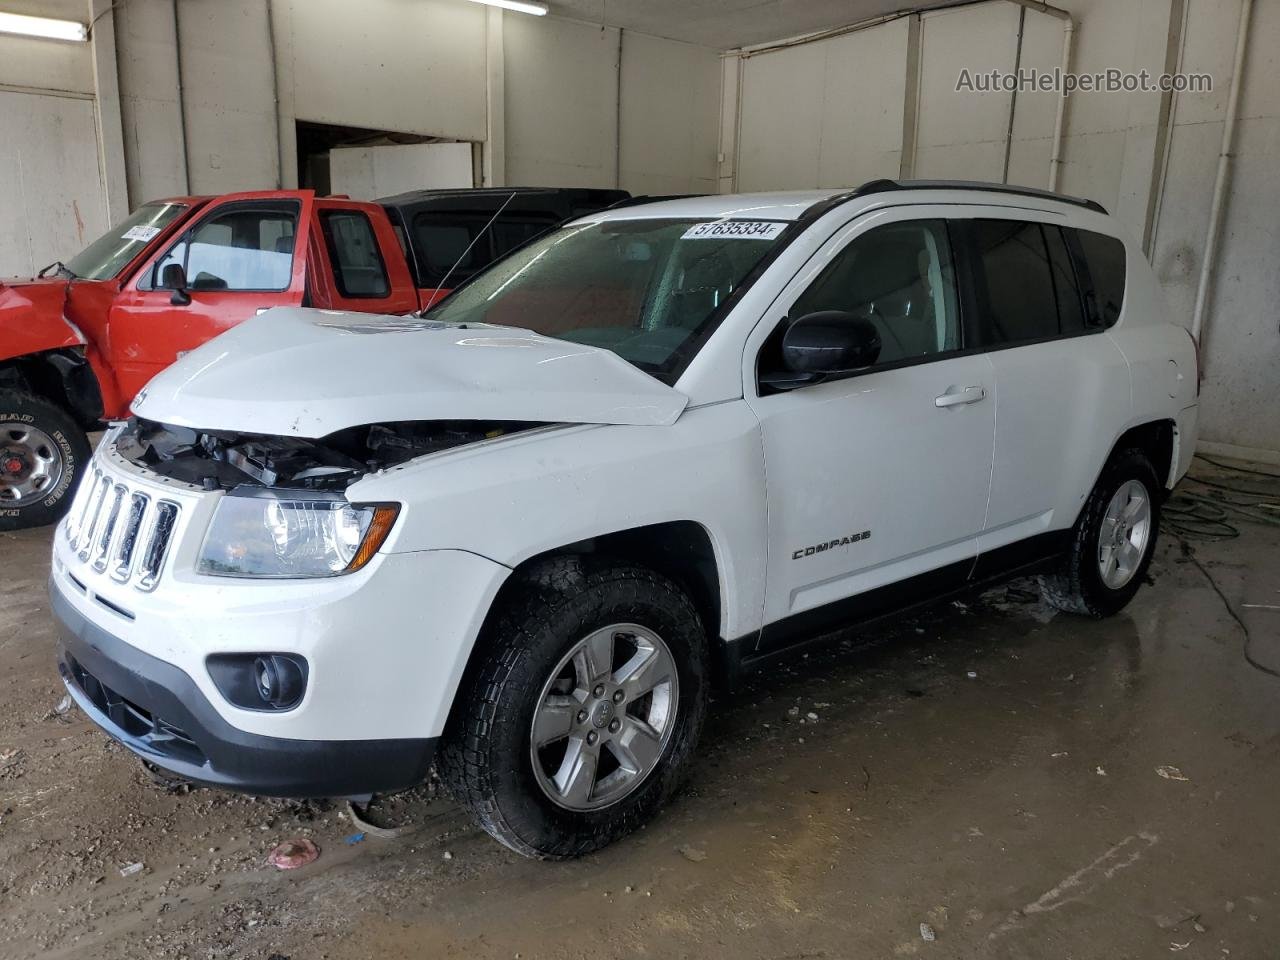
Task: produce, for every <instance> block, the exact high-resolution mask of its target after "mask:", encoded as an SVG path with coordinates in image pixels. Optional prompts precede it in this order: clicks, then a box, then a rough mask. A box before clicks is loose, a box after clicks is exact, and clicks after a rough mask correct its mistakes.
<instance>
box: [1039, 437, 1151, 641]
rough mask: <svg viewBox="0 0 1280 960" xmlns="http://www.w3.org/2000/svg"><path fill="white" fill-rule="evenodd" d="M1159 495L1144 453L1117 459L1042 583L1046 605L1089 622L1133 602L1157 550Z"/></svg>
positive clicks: (1123, 453) (1123, 454) (1134, 451)
mask: <svg viewBox="0 0 1280 960" xmlns="http://www.w3.org/2000/svg"><path fill="white" fill-rule="evenodd" d="M1160 490H1161V487H1160V483H1159V480H1158V479H1157V478H1156V472H1155V468H1153V467H1152V466H1151V461H1150V460H1149V459H1148V458H1147V456H1146V454H1144V453H1143V452H1142V451H1141V450H1137V449H1132V450H1124V451H1121V452H1120V453H1118V454H1116V455H1115V456H1114V457H1113V458H1112V459H1111V461H1110V462H1109V463H1108V464H1107V466H1106V468H1104V469H1103V471H1102V476H1101V477H1099V479H1098V482H1097V484H1096V485H1095V486H1094V488H1093V491H1092V492H1091V493H1090V494H1089V499H1088V500H1087V501H1086V502H1085V505H1084V509H1083V510H1082V511H1081V512H1080V518H1079V519H1078V520H1077V521H1076V525H1075V528H1074V529H1073V530H1072V540H1071V548H1070V550H1069V551H1068V552H1067V554H1066V555H1065V556H1064V557H1063V558H1062V560H1061V562H1060V564H1059V566H1058V569H1057V570H1055V571H1054V572H1052V573H1049V574H1046V575H1044V576H1042V577H1041V578H1040V590H1041V594H1042V595H1043V596H1044V598H1045V600H1046V601H1047V602H1048V603H1050V604H1051V605H1053V606H1055V607H1057V608H1058V609H1060V610H1065V611H1067V612H1069V613H1080V614H1084V615H1085V616H1090V617H1105V616H1109V615H1110V614H1113V613H1115V612H1117V611H1118V610H1120V609H1121V608H1122V607H1123V606H1124V605H1125V604H1127V603H1128V602H1129V601H1130V600H1132V599H1133V595H1134V594H1135V593H1137V592H1138V587H1139V586H1141V584H1142V581H1143V579H1144V578H1145V577H1146V573H1147V567H1148V566H1149V565H1150V563H1151V556H1152V553H1153V552H1154V551H1155V544H1156V536H1157V534H1158V533H1159V531H1160V499H1159V498H1160Z"/></svg>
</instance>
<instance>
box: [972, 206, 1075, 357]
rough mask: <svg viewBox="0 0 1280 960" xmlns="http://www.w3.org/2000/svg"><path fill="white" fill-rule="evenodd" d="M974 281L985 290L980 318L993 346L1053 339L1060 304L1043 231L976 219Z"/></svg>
mask: <svg viewBox="0 0 1280 960" xmlns="http://www.w3.org/2000/svg"><path fill="white" fill-rule="evenodd" d="M972 235H973V240H974V245H975V247H976V251H975V253H976V255H977V256H976V260H977V264H976V266H977V271H978V279H979V281H980V284H981V285H982V286H985V288H986V310H985V316H984V317H983V321H984V323H983V328H984V333H985V339H986V340H987V342H988V343H991V344H1010V343H1023V342H1027V341H1031V340H1044V339H1047V338H1049V337H1056V336H1057V335H1058V333H1059V331H1060V327H1059V323H1058V304H1057V301H1056V300H1055V298H1054V294H1053V275H1052V271H1051V270H1050V267H1049V251H1048V248H1047V247H1046V246H1045V240H1044V232H1043V231H1042V230H1041V228H1040V224H1038V223H1027V222H1025V221H1020V220H974V221H973V234H972Z"/></svg>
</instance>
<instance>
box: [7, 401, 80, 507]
mask: <svg viewBox="0 0 1280 960" xmlns="http://www.w3.org/2000/svg"><path fill="white" fill-rule="evenodd" d="M90 453H91V451H90V449H89V438H88V437H87V436H85V432H84V431H83V430H82V429H80V425H79V424H78V423H76V421H75V419H74V418H73V417H72V416H71V415H70V414H69V413H67V412H66V411H65V410H62V409H61V408H59V407H57V406H55V405H54V404H52V403H50V402H49V401H47V400H44V399H43V398H40V397H34V396H32V395H31V394H28V393H21V392H18V391H10V390H3V391H0V530H20V529H23V528H25V527H39V526H43V525H44V524H47V523H53V522H54V521H56V520H58V519H59V518H60V517H61V516H62V515H63V514H64V513H66V512H67V510H68V509H69V508H70V506H71V498H72V494H73V493H74V490H75V485H76V481H78V480H79V478H80V473H81V471H82V470H83V469H84V467H85V465H86V464H87V463H88V462H89V456H90Z"/></svg>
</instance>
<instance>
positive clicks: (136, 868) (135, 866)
mask: <svg viewBox="0 0 1280 960" xmlns="http://www.w3.org/2000/svg"><path fill="white" fill-rule="evenodd" d="M144 866H145V864H144V863H143V862H142V861H141V860H139V861H138V862H137V863H130V864H128V865H126V866H123V867H121V868H120V876H122V877H132V876H133V875H134V874H135V873H141V872H142V870H143V867H144Z"/></svg>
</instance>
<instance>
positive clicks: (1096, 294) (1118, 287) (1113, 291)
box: [1072, 230, 1125, 327]
mask: <svg viewBox="0 0 1280 960" xmlns="http://www.w3.org/2000/svg"><path fill="white" fill-rule="evenodd" d="M1072 233H1074V234H1075V239H1076V241H1077V242H1078V243H1079V245H1080V251H1081V254H1082V255H1083V257H1084V263H1085V270H1084V271H1082V273H1084V274H1086V279H1085V282H1084V287H1085V290H1084V301H1085V309H1086V310H1087V312H1088V320H1089V323H1090V324H1091V325H1092V326H1099V327H1109V326H1111V325H1112V324H1113V323H1115V322H1116V321H1117V320H1119V319H1120V309H1121V307H1123V306H1124V285H1125V251H1124V243H1123V242H1121V241H1120V240H1117V239H1116V238H1115V237H1108V236H1107V235H1106V234H1102V233H1094V232H1093V231H1092V230H1073V231H1072Z"/></svg>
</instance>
